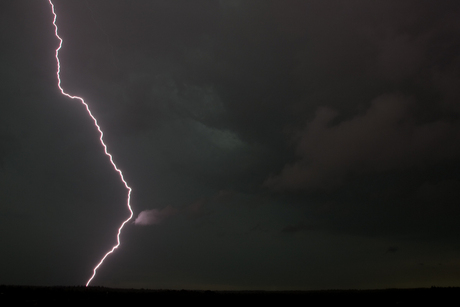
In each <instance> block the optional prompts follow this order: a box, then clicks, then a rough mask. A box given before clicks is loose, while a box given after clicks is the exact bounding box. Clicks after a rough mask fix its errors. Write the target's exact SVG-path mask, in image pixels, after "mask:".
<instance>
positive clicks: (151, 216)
mask: <svg viewBox="0 0 460 307" xmlns="http://www.w3.org/2000/svg"><path fill="white" fill-rule="evenodd" d="M178 212H179V210H177V209H175V208H173V207H171V206H167V207H165V208H163V209H161V210H158V209H151V210H144V211H142V212H141V213H139V215H138V216H137V218H136V220H135V221H134V224H136V225H141V226H146V225H154V224H159V223H161V222H162V221H164V220H165V219H167V218H169V217H171V216H174V215H176V214H177V213H178Z"/></svg>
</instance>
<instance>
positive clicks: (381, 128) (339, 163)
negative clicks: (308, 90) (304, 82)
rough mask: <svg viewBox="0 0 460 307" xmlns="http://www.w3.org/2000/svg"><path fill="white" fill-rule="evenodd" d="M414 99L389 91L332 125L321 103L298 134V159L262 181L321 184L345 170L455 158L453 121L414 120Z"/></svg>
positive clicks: (458, 133)
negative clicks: (320, 106) (419, 121)
mask: <svg viewBox="0 0 460 307" xmlns="http://www.w3.org/2000/svg"><path fill="white" fill-rule="evenodd" d="M413 105H414V103H413V101H411V99H410V98H407V97H401V96H398V95H388V96H382V97H378V98H376V99H375V100H374V101H372V103H371V107H370V108H369V109H368V110H367V111H366V113H365V114H363V115H358V116H356V117H354V118H352V119H350V120H346V121H343V122H341V123H339V124H336V125H333V124H331V122H332V121H333V120H334V119H335V118H336V117H337V112H335V111H334V110H331V109H327V108H320V109H318V111H317V112H316V115H315V117H314V119H313V120H312V121H311V122H310V123H309V124H308V125H307V127H306V128H305V130H304V131H302V132H301V133H300V135H299V136H298V139H299V140H298V141H297V143H298V145H297V150H296V154H297V155H298V156H299V157H300V159H299V161H297V162H295V163H294V164H290V165H287V166H285V167H284V169H283V170H282V172H281V174H280V175H279V176H274V177H271V178H269V179H268V180H267V181H266V185H267V186H269V187H273V188H275V189H292V190H296V189H308V188H318V187H320V188H322V187H328V186H330V185H335V184H339V183H341V182H342V181H343V179H344V177H346V175H347V174H348V173H366V172H379V171H380V172H382V171H388V170H394V169H404V168H411V167H417V166H422V165H429V164H434V163H436V162H439V161H443V160H452V159H456V158H457V157H458V155H459V154H460V148H459V145H458V144H459V143H460V127H459V125H458V124H457V123H451V122H448V121H442V120H439V121H435V122H430V123H425V124H419V125H417V124H416V119H415V118H413V117H412V116H411V113H413V111H412V110H411V109H412V108H413V107H414V106H413Z"/></svg>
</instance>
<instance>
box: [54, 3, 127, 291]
mask: <svg viewBox="0 0 460 307" xmlns="http://www.w3.org/2000/svg"><path fill="white" fill-rule="evenodd" d="M48 2H49V3H50V5H51V10H52V12H53V15H54V20H53V25H54V29H55V34H56V37H57V38H58V39H59V47H58V48H57V49H56V62H57V72H56V75H57V80H58V87H59V90H60V91H61V93H62V95H64V96H67V97H69V98H71V99H78V100H80V101H81V103H82V104H83V105H84V106H85V108H86V111H87V112H88V115H89V116H90V117H91V118H92V119H93V121H94V125H95V126H96V128H97V130H98V131H99V134H100V138H99V140H100V141H101V144H102V146H103V147H104V152H105V154H106V155H107V156H108V157H109V159H110V163H112V166H113V168H114V169H115V171H117V172H118V174H119V175H120V179H121V181H123V183H124V185H125V187H126V189H127V190H128V197H127V207H128V209H129V212H130V215H129V218H128V219H126V220H125V221H124V222H123V223H122V224H121V226H120V228H119V229H118V234H117V245H115V246H113V247H112V249H111V250H110V251H108V252H107V253H106V254H105V255H104V257H102V259H101V261H100V262H99V263H98V264H97V265H96V266H95V267H94V269H93V275H92V276H91V278H90V279H89V280H88V282H87V283H86V286H88V285H89V283H90V282H91V280H93V278H94V276H96V271H97V269H98V268H99V267H100V266H101V265H102V263H103V262H104V260H105V258H107V256H108V255H110V254H111V253H113V252H114V250H115V249H117V248H118V246H120V233H121V230H122V228H123V226H125V224H126V223H127V222H129V220H131V218H132V217H133V210H132V209H131V205H130V202H131V192H132V189H131V187H130V186H129V185H128V183H127V182H126V181H125V179H124V177H123V173H122V171H121V170H120V169H119V168H118V167H117V165H116V164H115V162H113V158H112V155H111V154H110V153H109V152H108V151H107V145H106V144H105V143H104V140H103V136H104V133H103V132H102V130H101V127H100V126H99V124H98V123H97V120H96V118H95V117H94V116H93V114H92V113H91V111H90V109H89V106H88V104H87V103H86V102H85V100H84V99H83V98H81V97H78V96H72V95H70V94H68V93H66V92H65V91H64V89H63V88H62V86H61V76H60V73H61V63H60V61H59V50H61V48H62V42H63V40H62V38H61V37H60V36H59V34H58V26H57V25H56V19H57V15H56V12H55V10H54V4H53V2H52V1H51V0H48Z"/></svg>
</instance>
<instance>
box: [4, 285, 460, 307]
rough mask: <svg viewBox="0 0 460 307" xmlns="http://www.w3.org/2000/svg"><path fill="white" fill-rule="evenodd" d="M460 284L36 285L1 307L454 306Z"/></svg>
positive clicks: (8, 296) (8, 293)
mask: <svg viewBox="0 0 460 307" xmlns="http://www.w3.org/2000/svg"><path fill="white" fill-rule="evenodd" d="M459 294H460V288H438V287H432V288H418V289H384V290H323V291H286V292H282V291H281V292H272V291H243V292H233V291H188V290H146V289H113V288H105V287H88V288H86V287H84V286H78V287H34V286H5V285H2V286H0V305H1V306H58V305H59V306H84V305H87V304H98V303H100V304H104V305H105V306H107V304H111V303H113V304H115V303H116V304H117V305H118V306H119V304H129V305H130V306H132V304H136V303H139V304H140V303H143V304H145V303H148V304H158V303H160V304H161V303H163V302H167V303H168V304H171V303H187V304H191V303H193V301H196V302H198V303H199V304H201V305H202V304H203V303H204V304H216V303H217V304H221V303H223V304H228V303H237V302H238V303H244V302H248V303H249V304H252V303H251V302H257V304H258V305H260V304H261V303H262V304H264V303H271V304H277V305H278V304H282V305H286V304H288V305H292V304H299V303H300V304H302V305H308V306H326V305H330V304H339V303H340V304H348V303H349V304H352V306H394V305H398V306H415V305H422V304H423V305H426V304H428V305H437V306H440V305H441V306H444V305H451V304H453V302H455V301H456V299H457V298H458V297H459Z"/></svg>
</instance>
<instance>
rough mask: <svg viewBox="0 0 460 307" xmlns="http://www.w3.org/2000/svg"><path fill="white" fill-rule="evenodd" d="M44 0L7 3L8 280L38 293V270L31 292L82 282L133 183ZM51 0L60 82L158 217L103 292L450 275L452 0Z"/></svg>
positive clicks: (457, 133)
mask: <svg viewBox="0 0 460 307" xmlns="http://www.w3.org/2000/svg"><path fill="white" fill-rule="evenodd" d="M43 2H44V3H42V2H41V1H34V2H33V4H31V2H29V1H8V2H7V1H4V2H2V4H0V6H2V9H1V10H0V14H1V15H2V17H3V18H1V20H0V23H1V25H2V29H3V30H2V31H1V35H2V36H1V37H2V39H3V42H5V43H4V46H5V48H3V49H2V52H1V54H0V56H1V57H0V60H1V63H2V64H3V66H2V67H3V69H2V72H1V82H0V87H1V89H2V91H1V92H2V100H1V101H2V106H3V108H4V109H3V110H4V112H0V117H1V118H2V123H3V124H2V125H0V137H1V138H2V145H1V146H0V162H1V163H2V167H1V168H0V172H1V174H2V177H1V182H2V187H1V189H0V191H2V192H1V193H2V199H3V200H4V201H3V205H2V208H1V211H0V212H1V214H2V215H1V216H0V218H1V219H2V223H0V225H1V229H2V232H4V233H8V234H9V233H12V234H14V235H12V236H11V237H7V236H2V240H3V241H2V244H3V246H7V247H8V248H5V250H6V251H7V252H6V254H4V255H2V257H3V258H2V260H4V259H6V260H5V261H2V263H11V264H13V265H12V266H8V267H1V271H0V273H1V274H0V276H2V278H3V279H2V282H3V280H6V283H11V282H14V283H21V282H22V283H24V282H25V283H34V282H31V281H30V279H28V280H26V281H24V280H25V279H22V281H21V277H19V276H18V274H16V273H15V272H25V271H21V270H22V269H23V267H24V263H27V267H26V270H27V274H26V273H24V274H21V275H22V276H30V278H35V279H34V280H37V282H36V283H42V284H43V283H45V284H46V283H48V284H50V283H51V284H56V283H64V284H75V283H79V282H80V283H81V282H82V281H84V280H85V278H86V276H83V275H84V274H85V273H82V272H89V271H90V270H91V265H92V264H93V263H95V262H96V261H95V259H98V257H99V256H100V254H101V253H102V252H103V251H105V250H106V249H107V248H108V246H109V245H110V244H111V243H112V241H113V240H114V239H115V238H114V233H113V230H114V229H115V230H116V229H117V227H118V224H117V223H118V222H119V221H120V220H122V219H123V218H125V215H126V210H125V207H124V201H125V190H124V188H123V186H122V184H121V183H120V182H119V180H118V177H117V175H116V174H115V175H114V172H113V170H111V167H110V165H108V162H107V159H106V157H105V156H104V155H103V153H102V152H101V151H100V149H101V148H100V145H99V143H98V135H97V133H96V132H95V129H94V128H93V126H92V123H91V120H89V119H88V118H87V115H86V114H85V112H84V110H82V109H81V108H80V106H78V104H75V103H73V101H68V99H66V98H64V97H61V96H60V95H59V93H58V91H57V89H56V80H55V71H54V69H55V62H54V48H55V47H56V46H57V41H56V39H55V38H54V37H53V30H54V29H53V28H52V25H51V20H50V18H51V13H50V11H49V7H48V3H47V1H43ZM55 2H56V9H57V10H58V13H59V18H58V24H59V25H60V34H61V35H62V36H63V37H64V47H63V49H62V53H61V54H62V63H63V64H65V65H63V68H62V77H63V86H64V87H65V88H66V89H67V90H68V91H69V92H70V93H72V94H78V95H82V96H83V97H85V99H87V101H88V102H89V103H90V106H91V110H92V111H93V113H94V114H95V115H96V116H97V118H98V120H99V122H100V124H101V126H102V127H103V130H104V132H105V140H106V142H107V144H108V146H109V150H110V151H111V152H112V153H113V154H114V159H115V161H116V162H117V165H119V166H120V167H121V168H122V169H123V171H124V174H125V177H126V179H127V180H128V182H129V183H130V185H131V186H132V187H133V194H132V197H133V198H132V201H133V207H134V211H135V216H136V217H137V224H142V223H143V224H152V223H154V224H155V223H156V224H155V227H132V226H131V227H130V225H132V224H131V223H130V224H127V226H126V229H125V230H124V231H125V232H123V236H122V242H123V245H122V246H121V248H120V249H119V250H117V254H116V255H115V254H114V255H113V256H114V257H113V258H110V261H111V262H110V261H109V262H108V263H107V265H108V266H107V267H104V269H102V270H101V273H100V274H101V275H100V276H99V277H98V278H99V279H96V283H97V284H104V285H109V286H119V287H123V286H127V287H131V286H136V287H157V288H167V287H171V288H195V289H196V288H203V289H207V288H212V289H229V288H234V289H299V288H302V289H314V288H331V287H337V288H343V287H346V288H350V287H364V288H365V287H388V286H389V285H390V286H411V285H413V284H416V285H418V286H419V285H425V284H426V283H428V285H432V284H431V280H428V281H426V280H421V279H420V278H419V277H420V274H421V275H423V274H425V273H423V274H422V273H420V271H416V270H415V269H414V268H413V267H411V266H408V265H407V264H408V263H414V264H416V263H426V264H427V265H426V266H425V267H427V268H431V267H433V266H432V265H431V264H432V263H438V262H442V263H450V264H449V266H448V269H446V271H445V272H441V273H440V272H437V271H436V272H437V273H436V274H432V275H430V276H439V278H438V279H437V280H439V281H440V282H441V283H442V281H445V280H453V279H452V274H454V273H455V272H458V267H457V265H456V260H455V259H456V258H458V257H457V256H458V251H457V248H456V245H455V244H456V243H455V240H456V238H455V237H456V236H455V234H456V233H458V231H459V230H460V229H459V226H458V222H457V221H456V219H455V217H456V216H458V214H459V209H458V206H456V204H457V202H458V199H459V197H460V195H459V194H458V192H457V191H459V182H460V177H459V172H458V170H459V165H460V163H459V162H460V161H459V154H460V152H459V151H460V148H459V146H460V145H458V144H460V142H459V141H460V139H459V138H460V126H459V121H458V120H459V110H460V108H459V101H460V100H459V99H460V95H459V90H458V88H459V85H460V76H459V71H460V47H459V46H460V43H459V37H460V22H459V19H458V16H459V4H458V1H442V2H438V1H436V2H434V1H433V2H431V1H366V0H362V1H358V0H351V1H332V0H331V1H303V0H299V1H297V0H289V1H267V0H263V1H262V0H260V1H256V0H251V1H239V0H222V1H188V0H183V1H142V0H138V1H118V0H111V1H102V0H101V1H96V0H93V1H59V0H55ZM13 21H14V22H16V23H17V24H20V26H18V27H13V28H14V30H12V27H11V24H12V22H13ZM18 37H21V39H18ZM25 84H27V86H25ZM13 216H14V218H10V217H13ZM17 220H21V221H23V223H22V224H21V225H22V226H21V227H18V226H17V224H16V222H15V221H17ZM166 220H167V221H166ZM160 222H161V223H160ZM56 229H59V232H57V231H56ZM30 234H33V235H32V236H30ZM42 238H47V239H46V241H44V240H43V239H42ZM18 242H23V243H18ZM101 242H103V243H101ZM427 242H428V243H427ZM452 242H454V243H452ZM40 244H42V246H43V247H40V246H41V245H40ZM443 244H444V245H443ZM18 246H19V247H18ZM389 246H390V247H389ZM394 246H404V253H399V252H398V253H395V252H396V251H397V250H398V249H397V248H396V247H394ZM385 250H386V251H387V253H386V254H388V253H391V254H392V255H391V256H392V257H389V255H386V256H385V259H383V258H379V257H383V256H382V254H383V253H382V251H385ZM49 251H53V253H52V254H53V255H50V252H49ZM33 253H36V255H37V257H32V256H28V255H32V254H33ZM393 256H395V257H393ZM21 257H22V258H21ZM19 258H21V259H23V260H24V261H21V262H18V261H17V260H16V262H15V261H14V260H15V259H19ZM58 258H59V259H64V260H61V261H58V260H56V259H58ZM389 258H391V259H389ZM48 262H50V263H56V264H58V267H57V269H56V270H55V271H54V273H53V274H49V273H47V272H48V270H47V269H46V268H49V266H50V264H49V263H48ZM75 264H78V265H75ZM344 264H345V265H344ZM83 266H84V267H83ZM415 266H416V265H415ZM66 267H70V268H72V269H71V270H61V269H62V268H66ZM34 268H37V269H36V270H35V271H34ZM236 268H238V269H236ZM417 270H419V268H417ZM447 270H449V272H454V273H446V272H447ZM31 272H32V273H31ZM34 272H35V273H34ZM62 272H65V274H66V276H65V277H63V276H62V274H64V273H62ZM433 272H434V271H433ZM429 273H430V274H431V273H432V272H429ZM47 274H49V275H47ZM60 274H61V275H60ZM449 274H450V275H449ZM45 275H46V276H49V277H47V278H48V279H46V281H40V276H45ZM428 275H429V274H428V273H426V274H425V275H423V276H428ZM375 276H379V278H380V281H379V282H375V283H374V284H372V285H370V284H369V283H368V282H367V281H368V280H375V279H376V278H375ZM8 278H9V279H8ZM444 278H446V279H444ZM449 278H451V279H449ZM12 280H13V281H12ZM456 284H457V283H456ZM276 287H278V288H276Z"/></svg>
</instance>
